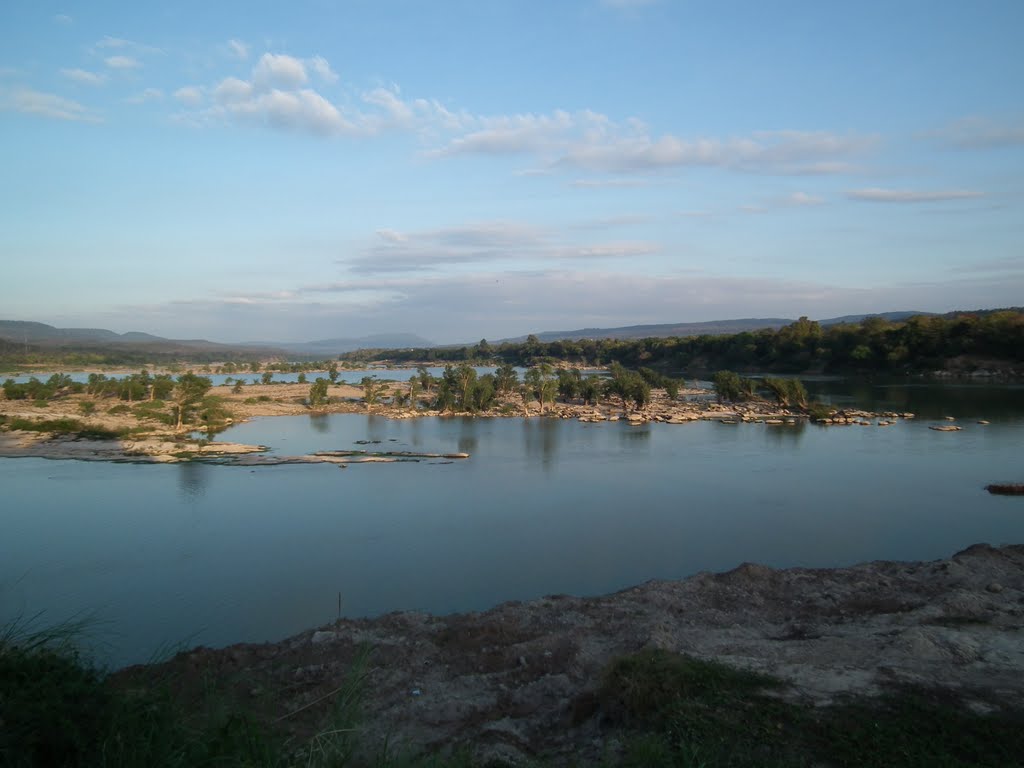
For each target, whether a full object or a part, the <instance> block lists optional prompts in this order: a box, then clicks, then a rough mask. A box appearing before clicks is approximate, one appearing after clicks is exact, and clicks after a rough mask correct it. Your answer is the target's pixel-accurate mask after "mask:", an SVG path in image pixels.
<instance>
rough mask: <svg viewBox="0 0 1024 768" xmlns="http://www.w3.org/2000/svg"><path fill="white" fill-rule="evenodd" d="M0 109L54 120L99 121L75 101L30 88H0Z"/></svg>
mask: <svg viewBox="0 0 1024 768" xmlns="http://www.w3.org/2000/svg"><path fill="white" fill-rule="evenodd" d="M0 109H4V110H7V111H12V112H21V113H24V114H28V115H37V116H39V117H48V118H51V119H54V120H70V121H77V122H83V123H99V122H101V119H100V117H99V115H97V114H96V113H95V112H94V111H93V110H91V109H89V108H88V107H86V106H84V105H82V104H80V103H79V102H77V101H73V100H72V99H65V98H64V97H63V96H58V95H56V94H54V93H45V92H43V91H36V90H33V89H32V88H14V89H10V90H0Z"/></svg>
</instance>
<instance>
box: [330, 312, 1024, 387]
mask: <svg viewBox="0 0 1024 768" xmlns="http://www.w3.org/2000/svg"><path fill="white" fill-rule="evenodd" d="M341 359H342V360H345V361H348V362H366V361H370V360H385V359H386V360H387V361H389V362H393V363H399V364H401V363H411V362H421V361H422V362H435V363H438V364H442V363H449V362H452V363H455V362H463V361H475V362H486V361H493V360H498V361H501V362H504V363H510V364H512V365H522V366H529V365H533V364H535V363H538V362H555V361H558V362H568V363H574V364H579V365H584V366H606V365H610V364H612V363H619V364H621V365H623V366H626V367H627V368H639V367H640V366H647V367H652V368H657V369H659V370H664V371H685V372H688V373H691V374H699V373H703V372H714V371H719V370H722V369H729V370H734V371H764V372H777V373H809V372H821V373H893V374H900V373H918V372H931V371H939V370H955V371H959V372H964V373H969V372H971V371H975V370H978V369H981V368H996V369H999V370H1007V369H1013V368H1015V367H1019V366H1020V365H1021V364H1024V311H1022V310H1019V309H1008V310H990V311H979V312H971V313H952V314H950V315H941V316H939V315H917V316H914V317H911V318H909V319H907V320H903V321H898V322H890V321H888V320H885V319H884V318H881V317H868V318H865V319H864V320H862V321H861V322H859V323H839V324H834V325H829V326H826V327H824V328H823V327H821V326H820V325H819V324H818V323H817V322H814V321H811V320H808V319H807V318H806V317H802V318H800V319H799V320H797V321H796V322H794V323H791V324H790V325H787V326H785V327H783V328H780V329H779V330H769V329H765V330H761V331H753V332H744V333H736V334H730V335H720V336H688V337H685V338H681V337H672V338H660V339H658V338H652V339H638V340H616V339H583V340H576V341H565V340H563V341H553V342H548V343H544V342H541V341H539V340H538V339H537V338H536V337H535V336H530V337H528V338H527V340H526V341H524V342H514V343H501V344H489V343H488V342H487V341H486V340H481V341H480V342H479V343H478V344H475V345H472V346H464V347H436V348H426V349H406V350H359V351H357V352H349V353H346V354H344V355H342V356H341Z"/></svg>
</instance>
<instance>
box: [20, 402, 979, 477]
mask: <svg viewBox="0 0 1024 768" xmlns="http://www.w3.org/2000/svg"><path fill="white" fill-rule="evenodd" d="M308 393H309V386H308V385H306V384H266V385H250V386H247V387H246V388H245V390H244V392H243V393H241V394H239V393H233V392H232V391H231V389H230V388H229V387H218V388H217V395H218V396H219V397H220V398H221V399H222V401H223V403H224V406H225V407H226V408H227V409H228V410H229V411H230V413H231V414H232V417H231V419H230V420H229V423H240V422H243V421H247V420H249V419H252V418H257V417H266V416H296V415H306V416H314V417H315V416H318V415H325V414H330V413H360V414H372V415H375V416H380V417H384V418H388V419H411V418H428V417H450V416H472V417H473V418H552V419H575V420H577V421H580V422H585V423H598V422H605V421H607V422H617V421H622V422H625V423H628V424H630V425H632V426H639V425H642V424H648V423H663V424H686V423H689V422H694V421H717V422H722V423H725V424H740V423H755V424H767V425H778V426H781V427H786V426H795V425H797V424H800V423H805V422H807V421H810V420H813V421H816V422H817V423H820V424H829V425H853V424H856V425H862V426H879V427H884V426H889V425H890V424H893V423H895V422H896V421H898V420H902V419H911V418H913V417H914V414H912V413H872V412H868V411H863V410H854V409H848V410H841V411H836V412H833V413H831V414H830V415H829V416H828V417H827V418H817V419H812V418H811V416H809V414H808V413H807V412H806V411H805V410H802V409H799V408H783V407H780V406H778V405H776V404H774V403H770V402H767V401H763V400H761V401H752V402H748V403H742V404H722V403H718V402H714V401H713V400H711V399H710V397H709V395H710V392H709V391H708V390H701V389H688V390H684V391H683V392H682V397H681V398H678V399H670V398H668V397H667V396H666V395H665V393H664V392H663V391H658V390H656V391H655V392H654V393H653V395H652V400H651V402H650V404H648V405H647V406H645V407H644V408H642V409H633V408H628V407H625V406H624V405H623V404H621V403H618V404H616V403H611V402H607V401H606V402H602V403H601V404H600V405H588V404H583V403H581V402H575V403H561V402H559V403H554V404H551V405H547V406H546V407H545V408H543V409H541V407H540V405H539V404H538V403H537V402H530V403H523V402H522V401H521V400H518V399H513V398H506V399H505V400H503V401H502V402H501V403H500V404H499V405H498V406H497V407H495V408H491V409H489V410H486V411H482V412H479V413H475V414H466V413H452V412H442V411H438V410H434V409H426V408H411V407H409V406H395V405H393V404H390V403H381V404H375V405H374V406H372V407H368V406H367V405H366V404H365V403H364V402H363V401H362V390H361V389H360V388H358V387H355V386H352V385H348V384H336V385H333V386H331V387H330V390H329V397H330V402H329V403H328V404H327V405H325V406H323V407H321V408H318V409H317V410H311V409H310V408H309V406H308V404H307V402H306V398H307V396H308ZM83 404H90V405H91V406H92V410H90V412H89V413H88V414H83V412H82V405H83ZM108 404H109V405H108ZM97 405H100V406H106V407H104V408H98V407H96V406H97ZM135 405H138V404H137V403H136V404H135ZM130 406H131V404H127V405H126V404H125V403H124V402H123V401H118V400H108V401H97V400H96V399H95V398H92V397H89V396H88V395H70V396H65V397H61V398H58V399H54V400H51V401H49V402H47V403H45V405H42V406H41V405H39V404H37V403H34V402H32V401H27V400H5V399H0V417H5V418H9V419H16V418H17V419H28V420H30V421H43V420H59V419H70V420H75V421H77V422H80V423H81V424H83V425H85V426H88V427H90V428H93V429H102V430H106V431H109V432H117V431H119V430H120V431H122V432H127V433H130V434H128V435H127V436H125V437H122V438H120V439H110V440H99V439H93V438H90V437H80V436H77V435H74V434H52V433H48V432H34V431H18V430H10V429H0V458H23V457H41V458H51V459H77V460H83V461H112V462H132V463H174V462H180V461H195V460H202V461H217V462H219V463H234V464H244V465H247V466H248V465H255V464H273V463H324V462H327V463H339V462H338V461H336V457H330V456H324V455H317V454H312V455H304V456H290V457H283V456H282V457H270V456H266V457H262V458H261V457H259V456H257V455H256V454H263V453H265V452H266V451H268V450H269V448H268V447H266V446H260V445H245V444H240V443H232V442H220V441H217V440H197V439H195V438H194V437H193V436H190V434H189V433H188V432H183V433H175V431H174V430H173V428H171V427H169V426H167V425H166V424H163V423H160V422H159V421H157V420H154V419H152V418H149V416H148V415H147V414H146V413H145V412H144V413H142V414H138V413H134V412H132V411H131V409H130ZM942 429H944V430H948V431H955V430H957V429H959V427H954V426H944V427H942ZM401 458H403V457H386V456H376V457H373V456H363V457H358V456H352V457H351V461H350V462H348V463H354V462H356V461H368V460H377V461H384V460H398V459H401ZM404 458H406V459H409V458H414V457H404ZM426 458H437V457H426ZM441 458H451V457H441ZM457 458H463V457H461V456H460V457H457Z"/></svg>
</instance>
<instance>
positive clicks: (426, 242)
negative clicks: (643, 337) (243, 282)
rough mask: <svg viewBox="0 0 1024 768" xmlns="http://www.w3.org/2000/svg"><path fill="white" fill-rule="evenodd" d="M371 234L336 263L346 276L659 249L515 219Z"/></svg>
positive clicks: (610, 255) (628, 255) (610, 256)
mask: <svg viewBox="0 0 1024 768" xmlns="http://www.w3.org/2000/svg"><path fill="white" fill-rule="evenodd" d="M611 226H613V225H611V224H609V228H610V227H611ZM593 228H594V229H597V228H598V227H593ZM377 236H378V238H379V239H380V241H382V242H378V243H375V244H373V245H370V246H368V247H367V248H365V249H364V250H363V251H362V252H361V253H359V254H358V255H356V256H354V257H349V258H346V259H341V260H339V263H340V264H342V265H343V266H345V267H346V268H347V269H348V270H349V272H351V273H352V274H355V275H373V274H395V273H422V272H434V271H437V270H439V269H441V268H442V267H445V266H450V265H467V264H490V265H494V264H499V263H504V264H511V263H521V262H527V261H530V262H536V263H538V264H550V263H551V262H557V261H565V260H578V259H616V258H619V259H622V258H626V259H632V258H639V257H643V256H647V255H651V254H654V253H657V252H658V251H659V250H660V246H658V245H657V244H656V243H651V242H644V241H627V242H583V243H574V242H567V241H565V240H563V239H560V238H558V237H556V236H555V234H554V233H552V232H548V231H545V230H542V229H538V228H535V227H530V226H527V225H524V224H519V223H515V222H484V223H479V224H472V225H467V226H463V227H452V228H446V229H435V230H424V231H416V232H398V231H396V230H392V229H381V230H378V231H377Z"/></svg>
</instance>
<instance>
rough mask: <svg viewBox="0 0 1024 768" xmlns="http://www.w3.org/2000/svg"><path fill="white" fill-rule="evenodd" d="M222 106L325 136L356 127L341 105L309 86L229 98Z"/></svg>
mask: <svg viewBox="0 0 1024 768" xmlns="http://www.w3.org/2000/svg"><path fill="white" fill-rule="evenodd" d="M221 108H222V109H223V110H224V111H225V112H226V113H227V114H230V115H232V116H235V117H238V118H241V119H246V120H255V121H258V122H265V123H266V124H267V125H270V126H272V127H275V128H283V129H289V130H303V131H308V132H310V133H314V134H320V135H324V136H330V135H335V134H339V133H348V132H351V129H352V126H351V124H350V123H349V122H348V121H347V120H346V119H345V118H344V117H343V116H342V114H341V112H339V111H338V109H337V107H335V106H334V105H333V104H331V103H330V102H329V101H327V99H325V98H324V97H323V96H321V95H320V94H319V93H317V92H316V91H313V90H310V89H308V88H307V89H303V90H300V91H282V90H278V89H276V88H275V89H272V90H270V91H266V92H264V93H259V94H256V95H254V96H252V97H251V98H249V99H247V100H243V101H234V102H227V103H225V104H223V105H222V106H221Z"/></svg>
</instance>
